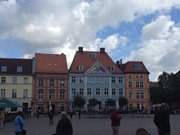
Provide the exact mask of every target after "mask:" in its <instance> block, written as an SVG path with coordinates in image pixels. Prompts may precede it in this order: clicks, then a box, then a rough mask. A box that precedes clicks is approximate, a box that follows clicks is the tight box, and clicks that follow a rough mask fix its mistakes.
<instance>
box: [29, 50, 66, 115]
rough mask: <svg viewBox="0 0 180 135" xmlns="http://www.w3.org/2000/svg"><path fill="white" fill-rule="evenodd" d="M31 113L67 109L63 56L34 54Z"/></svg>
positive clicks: (64, 57) (64, 58) (64, 61)
mask: <svg viewBox="0 0 180 135" xmlns="http://www.w3.org/2000/svg"><path fill="white" fill-rule="evenodd" d="M33 66H34V67H33V69H34V72H33V73H34V79H33V98H32V107H33V111H37V109H39V110H40V111H41V112H48V110H50V109H53V110H54V111H56V112H59V111H63V110H66V109H67V104H68V69H67V61H66V56H65V55H64V54H61V55H58V54H39V53H38V54H35V58H34V61H33Z"/></svg>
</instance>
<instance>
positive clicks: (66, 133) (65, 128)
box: [55, 112, 73, 135]
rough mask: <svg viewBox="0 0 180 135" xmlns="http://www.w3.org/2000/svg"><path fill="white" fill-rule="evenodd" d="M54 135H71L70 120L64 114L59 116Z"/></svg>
mask: <svg viewBox="0 0 180 135" xmlns="http://www.w3.org/2000/svg"><path fill="white" fill-rule="evenodd" d="M55 135H73V128H72V123H71V120H70V119H69V118H68V117H67V114H66V113H65V112H62V114H61V119H60V120H59V122H58V124H57V127H56V134H55Z"/></svg>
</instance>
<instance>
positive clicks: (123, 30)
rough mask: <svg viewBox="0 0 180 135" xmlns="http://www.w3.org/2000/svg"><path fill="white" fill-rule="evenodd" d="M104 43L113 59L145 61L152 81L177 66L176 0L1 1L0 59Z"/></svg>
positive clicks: (179, 15)
mask: <svg viewBox="0 0 180 135" xmlns="http://www.w3.org/2000/svg"><path fill="white" fill-rule="evenodd" d="M79 46H83V47H84V50H90V51H98V50H99V48H101V47H104V48H105V49H106V51H107V52H108V53H109V55H110V56H111V57H112V59H113V60H114V61H117V60H120V59H123V62H124V63H125V62H127V61H143V62H144V64H145V65H146V67H147V69H148V70H149V72H150V80H151V81H155V80H157V78H158V75H159V74H161V73H162V72H163V71H166V72H173V73H176V72H177V71H179V70H180V60H179V59H180V0H0V57H1V58H4V57H5V58H32V57H33V56H34V54H35V53H55V54H61V53H65V54H66V57H67V62H68V65H70V64H71V62H72V59H73V56H74V54H75V52H76V51H77V50H78V47H79Z"/></svg>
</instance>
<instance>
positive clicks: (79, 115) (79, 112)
mask: <svg viewBox="0 0 180 135" xmlns="http://www.w3.org/2000/svg"><path fill="white" fill-rule="evenodd" d="M78 118H79V120H80V119H81V110H79V111H78Z"/></svg>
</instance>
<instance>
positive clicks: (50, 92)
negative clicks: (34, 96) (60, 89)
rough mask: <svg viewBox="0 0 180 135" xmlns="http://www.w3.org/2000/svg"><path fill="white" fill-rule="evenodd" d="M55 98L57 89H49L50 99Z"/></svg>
mask: <svg viewBox="0 0 180 135" xmlns="http://www.w3.org/2000/svg"><path fill="white" fill-rule="evenodd" d="M54 98H55V90H54V89H50V90H49V99H54Z"/></svg>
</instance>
